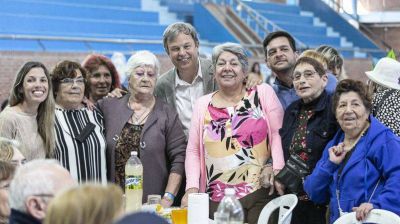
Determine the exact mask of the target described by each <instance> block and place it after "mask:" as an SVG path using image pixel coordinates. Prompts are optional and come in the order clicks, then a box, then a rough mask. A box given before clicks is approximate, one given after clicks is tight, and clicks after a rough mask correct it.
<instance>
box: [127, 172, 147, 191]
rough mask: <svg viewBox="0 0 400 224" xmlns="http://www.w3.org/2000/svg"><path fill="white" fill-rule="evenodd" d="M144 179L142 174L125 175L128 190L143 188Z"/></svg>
mask: <svg viewBox="0 0 400 224" xmlns="http://www.w3.org/2000/svg"><path fill="white" fill-rule="evenodd" d="M142 183H143V179H142V176H139V175H138V176H135V175H128V176H125V189H126V190H141V189H142Z"/></svg>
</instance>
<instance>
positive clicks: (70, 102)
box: [56, 69, 85, 109]
mask: <svg viewBox="0 0 400 224" xmlns="http://www.w3.org/2000/svg"><path fill="white" fill-rule="evenodd" d="M75 74H76V76H75V78H64V79H63V80H60V87H59V89H58V92H57V96H56V103H57V104H58V105H60V106H62V107H63V108H65V109H79V107H80V106H81V105H82V100H83V96H84V92H85V82H84V78H83V76H82V73H81V71H80V70H79V69H76V70H75ZM65 80H69V81H71V80H72V82H65Z"/></svg>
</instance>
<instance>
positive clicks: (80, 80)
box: [60, 77, 85, 85]
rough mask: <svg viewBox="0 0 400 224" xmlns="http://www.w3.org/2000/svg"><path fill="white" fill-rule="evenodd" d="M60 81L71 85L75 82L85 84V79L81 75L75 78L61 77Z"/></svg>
mask: <svg viewBox="0 0 400 224" xmlns="http://www.w3.org/2000/svg"><path fill="white" fill-rule="evenodd" d="M60 83H64V84H70V85H73V84H75V83H76V84H78V85H83V84H85V79H84V78H83V77H79V78H75V79H72V78H65V79H61V80H60Z"/></svg>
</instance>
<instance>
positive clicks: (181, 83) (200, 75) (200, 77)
mask: <svg viewBox="0 0 400 224" xmlns="http://www.w3.org/2000/svg"><path fill="white" fill-rule="evenodd" d="M198 61H199V62H198V63H199V68H198V69H197V75H196V77H195V78H194V80H193V83H195V82H196V81H197V80H203V73H202V72H201V64H200V59H198ZM186 85H190V84H189V83H187V82H186V81H184V80H182V79H181V78H179V75H178V70H177V69H176V68H175V87H177V86H186Z"/></svg>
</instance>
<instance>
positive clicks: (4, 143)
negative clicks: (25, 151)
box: [0, 137, 26, 166]
mask: <svg viewBox="0 0 400 224" xmlns="http://www.w3.org/2000/svg"><path fill="white" fill-rule="evenodd" d="M18 147H19V143H18V142H17V141H15V140H11V139H7V138H3V137H0V160H3V161H6V162H9V163H11V164H12V165H15V166H21V165H22V164H24V163H25V162H26V159H25V157H24V155H22V153H21V152H20V151H19V149H18Z"/></svg>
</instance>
